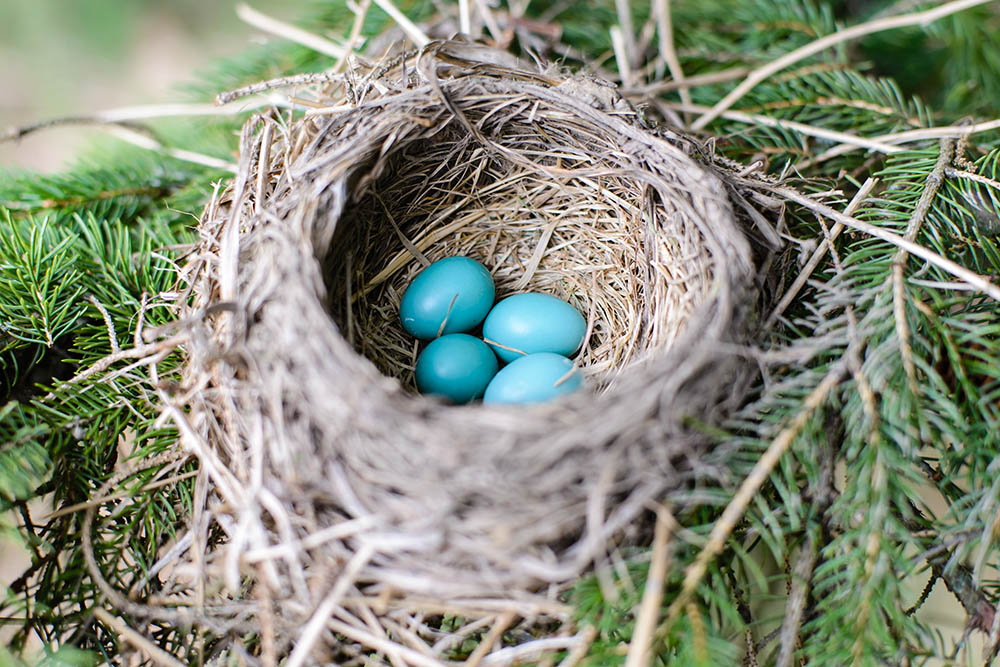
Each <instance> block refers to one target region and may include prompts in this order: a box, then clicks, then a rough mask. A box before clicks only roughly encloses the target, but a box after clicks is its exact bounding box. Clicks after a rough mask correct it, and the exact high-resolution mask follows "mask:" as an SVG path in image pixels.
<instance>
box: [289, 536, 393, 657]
mask: <svg viewBox="0 0 1000 667" xmlns="http://www.w3.org/2000/svg"><path fill="white" fill-rule="evenodd" d="M374 554H375V549H374V547H372V546H371V544H370V543H367V542H366V543H365V544H363V545H362V546H361V548H360V549H358V550H357V552H355V554H354V556H352V557H351V560H350V561H348V563H347V565H345V566H344V569H343V571H341V572H340V574H339V576H338V577H337V583H336V584H334V586H333V589H332V590H331V591H330V593H329V595H327V596H326V598H325V599H324V600H323V601H322V602H321V603H320V604H319V606H318V607H317V608H316V611H315V612H314V613H313V615H312V618H310V619H309V622H308V623H306V625H305V627H304V628H302V633H301V634H300V635H299V638H298V640H296V642H295V649H294V650H293V651H292V653H291V655H289V656H288V662H287V663H286V667H302V665H303V664H304V663H305V662H306V661H307V660H309V654H310V653H311V652H312V647H313V645H314V644H315V643H316V641H317V640H318V639H319V637H320V635H322V634H323V630H324V629H325V628H326V627H327V625H328V624H329V623H331V618H330V617H331V616H332V615H333V612H334V610H335V609H336V608H337V606H338V605H339V604H340V602H341V600H342V599H343V597H344V594H345V593H346V592H347V589H348V588H350V586H351V585H352V584H354V581H355V579H357V576H358V574H359V573H360V572H361V569H362V568H364V567H365V565H367V564H368V561H369V560H371V557H372V556H373V555H374Z"/></svg>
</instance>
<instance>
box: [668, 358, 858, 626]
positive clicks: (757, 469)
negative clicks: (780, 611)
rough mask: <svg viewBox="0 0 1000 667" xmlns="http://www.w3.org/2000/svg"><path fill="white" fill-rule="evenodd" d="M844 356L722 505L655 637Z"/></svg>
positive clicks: (832, 382)
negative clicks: (719, 514) (720, 514)
mask: <svg viewBox="0 0 1000 667" xmlns="http://www.w3.org/2000/svg"><path fill="white" fill-rule="evenodd" d="M846 367H847V363H846V356H845V357H842V358H841V359H840V360H839V361H838V362H836V363H835V364H834V365H833V367H832V368H831V369H830V370H829V371H828V372H827V374H826V375H825V376H824V377H823V379H822V380H821V381H820V383H819V384H818V385H817V386H816V388H815V389H813V390H812V392H810V393H809V395H808V396H807V397H806V399H805V400H804V401H803V402H802V409H801V410H799V412H798V414H797V415H795V417H794V418H793V419H792V421H791V423H789V425H788V426H786V427H785V428H784V429H783V430H782V431H781V433H779V434H778V436H777V437H776V438H775V439H774V440H772V441H771V444H770V445H768V447H767V451H765V452H764V454H763V456H761V457H760V459H759V460H758V461H757V463H756V464H754V467H753V469H752V470H750V474H749V475H747V477H746V479H744V480H743V483H742V484H741V485H740V488H739V490H738V491H737V492H736V495H735V496H733V499H732V500H731V501H729V504H728V505H726V509H725V510H723V512H722V516H720V517H719V519H718V520H717V521H716V522H715V525H714V526H712V532H711V533H709V536H708V541H707V543H706V544H705V546H704V547H703V548H702V550H701V551H700V552H699V553H698V556H697V557H696V558H695V559H694V562H693V563H691V565H689V566H688V568H687V570H686V571H685V574H684V583H683V585H682V587H681V592H680V593H679V594H678V595H677V597H676V598H674V601H673V602H672V603H671V604H670V608H669V609H668V610H667V619H666V620H665V621H664V622H663V623H662V624H661V625H660V627H659V629H658V630H657V633H656V634H657V636H658V637H661V638H662V637H664V636H666V634H667V633H668V632H670V628H671V627H672V626H673V624H674V622H675V621H676V620H677V618H678V616H680V613H681V610H682V609H684V608H685V607H686V606H687V603H688V601H689V600H690V599H691V595H692V594H693V593H694V591H695V589H696V588H697V587H698V584H700V583H701V580H702V578H703V577H704V576H705V572H706V571H707V570H708V564H709V563H710V562H711V561H712V559H713V558H715V557H716V556H717V555H719V553H721V552H722V549H723V547H725V544H726V540H727V539H728V538H729V536H730V534H732V532H733V529H734V528H736V524H737V523H738V522H739V520H740V519H741V518H742V517H743V513H744V512H745V511H746V509H747V507H749V505H750V503H751V502H752V501H753V498H754V496H755V495H756V493H757V491H759V490H760V487H761V486H763V485H764V483H765V482H766V481H767V479H768V477H770V475H771V471H772V470H774V467H775V466H776V465H777V464H778V461H779V460H781V457H782V456H783V455H784V454H785V452H787V451H788V448H789V447H791V445H792V442H793V441H794V440H795V437H796V436H797V435H798V434H799V433H800V432H801V431H802V429H803V428H804V427H805V425H806V422H808V421H809V418H810V417H811V416H812V414H813V412H815V411H816V408H818V407H819V406H820V405H821V404H822V403H823V401H824V400H825V399H826V397H827V395H828V394H829V393H830V391H831V390H832V389H833V388H834V387H835V386H836V385H837V384H838V383H839V382H840V380H841V378H842V377H843V375H844V371H845V370H846Z"/></svg>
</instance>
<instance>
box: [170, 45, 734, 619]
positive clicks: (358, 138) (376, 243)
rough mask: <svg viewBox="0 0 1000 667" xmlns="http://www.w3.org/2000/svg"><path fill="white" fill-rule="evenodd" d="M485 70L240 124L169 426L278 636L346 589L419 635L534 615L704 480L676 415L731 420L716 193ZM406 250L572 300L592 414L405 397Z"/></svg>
mask: <svg viewBox="0 0 1000 667" xmlns="http://www.w3.org/2000/svg"><path fill="white" fill-rule="evenodd" d="M472 52H473V55H470V47H469V45H465V44H454V43H436V44H435V45H434V46H433V47H432V48H430V49H428V50H425V51H423V52H421V53H419V54H417V55H415V56H413V55H411V56H409V57H407V58H403V59H398V60H397V61H395V62H394V63H393V64H391V65H386V66H383V67H380V68H378V69H376V70H374V71H371V70H364V69H358V70H357V71H354V72H352V73H351V74H350V75H349V76H348V77H347V78H346V79H347V80H348V81H354V82H359V83H355V84H354V85H352V86H350V87H349V90H348V94H349V96H350V97H351V99H352V100H353V102H352V104H351V105H348V106H349V108H347V109H346V110H342V108H341V107H338V106H337V105H341V104H342V103H343V98H342V97H340V96H339V94H335V93H334V92H331V91H330V90H324V89H316V90H314V91H313V92H314V93H315V94H316V95H317V97H318V98H319V99H320V100H323V99H328V101H329V105H330V106H331V107H337V108H335V109H333V110H331V112H330V113H329V115H328V114H326V112H323V111H321V112H320V113H317V114H316V115H312V116H307V117H306V118H305V119H302V120H299V121H296V122H294V123H289V122H288V121H287V119H284V118H281V117H278V116H267V117H262V118H259V119H257V120H256V121H255V122H253V123H251V124H248V126H247V127H246V128H245V131H244V135H243V141H242V147H241V158H242V159H241V170H240V174H239V175H238V176H237V178H236V180H235V181H234V182H233V183H232V184H231V185H230V187H229V188H227V189H226V191H225V192H223V193H221V194H220V195H219V196H217V197H216V198H215V200H214V201H213V202H212V203H211V204H210V205H209V207H208V209H207V210H206V212H205V215H204V216H203V220H202V224H201V232H202V235H203V242H202V243H201V247H200V252H199V253H198V254H197V256H196V258H195V259H194V260H192V262H191V264H190V265H189V267H188V271H189V272H188V279H189V281H190V284H191V289H192V290H193V295H194V298H193V300H192V303H191V305H190V306H189V307H188V310H187V311H185V312H183V313H182V316H183V317H184V318H186V319H185V321H186V322H188V323H189V326H190V329H191V342H190V343H189V344H188V346H187V349H186V353H187V363H186V366H185V378H184V382H183V386H182V391H179V392H178V393H177V394H176V396H175V405H174V407H175V408H177V409H176V410H174V412H173V414H174V417H175V419H181V420H182V428H181V431H182V433H183V439H184V442H185V443H186V445H187V446H188V447H190V448H192V449H193V450H194V451H195V453H196V454H197V455H198V456H199V459H200V460H201V462H202V464H203V469H204V470H205V471H206V475H207V476H208V478H209V479H210V480H211V482H212V485H213V489H214V494H216V496H217V497H218V498H219V499H220V500H221V501H222V502H221V503H219V504H218V505H217V506H216V507H214V508H213V510H212V516H213V517H215V520H216V521H217V522H218V523H219V525H220V526H221V527H222V528H223V529H224V530H225V532H226V533H227V535H228V541H227V542H226V543H225V544H224V545H222V546H221V547H219V548H218V550H209V553H208V554H207V555H206V558H205V563H207V564H208V565H207V567H208V568H209V570H210V571H211V574H210V575H208V576H216V577H220V578H222V579H224V580H225V581H226V582H227V583H228V585H229V588H230V590H232V591H237V590H240V588H241V582H242V581H244V578H245V577H250V578H251V580H253V581H254V582H255V583H254V585H255V587H256V590H257V592H256V593H255V594H254V597H255V598H256V599H258V600H259V599H266V600H267V601H268V603H267V604H268V605H269V607H268V609H267V611H266V613H265V611H261V612H260V613H261V614H263V615H265V616H266V617H267V619H268V622H269V623H273V624H277V625H278V626H280V627H278V628H277V631H280V632H288V633H291V634H292V635H293V636H294V635H295V632H296V629H297V628H299V627H300V626H301V625H302V624H303V623H304V622H306V621H307V620H308V619H309V618H310V617H311V615H312V614H313V613H314V612H315V610H316V609H317V604H318V601H319V600H320V599H323V597H324V596H326V595H333V596H334V597H333V598H332V599H333V602H332V603H331V605H330V608H332V609H341V608H343V605H346V604H347V602H345V601H344V600H346V599H347V598H348V597H350V596H351V594H352V593H351V592H352V591H353V595H354V597H353V598H351V599H353V600H354V603H353V604H357V600H358V599H368V598H370V597H373V596H381V597H380V598H379V599H380V600H382V602H380V603H379V605H378V608H379V609H381V610H382V611H385V609H386V606H385V605H386V600H388V601H390V602H391V604H390V605H389V608H391V609H394V610H396V612H399V613H404V614H405V613H413V614H418V615H422V614H423V613H424V611H425V610H426V609H427V607H428V605H432V606H433V605H435V604H436V605H439V606H442V607H447V605H454V604H455V601H456V600H461V601H462V605H464V607H463V608H464V609H465V610H466V612H467V613H468V614H472V615H473V616H474V614H473V613H472V612H469V610H470V609H481V610H482V613H483V614H496V613H497V608H498V607H497V605H498V604H500V605H501V607H502V608H514V609H521V610H522V612H521V613H530V614H532V615H533V614H534V613H535V612H534V611H531V610H537V609H539V608H541V607H539V606H538V605H539V604H542V603H545V602H546V601H547V602H550V603H551V602H552V599H551V598H552V596H554V595H556V593H557V591H558V586H559V585H561V584H563V583H565V582H569V581H572V580H573V579H574V578H575V577H577V576H578V575H579V574H580V572H581V571H583V570H584V569H585V568H587V567H588V566H590V565H591V564H593V563H594V562H595V560H600V559H602V558H604V557H605V555H606V554H607V552H608V549H609V548H610V546H609V545H611V544H612V543H615V542H618V543H620V542H621V540H623V539H628V540H634V541H636V542H638V543H642V542H643V540H645V539H647V538H648V536H644V535H643V534H642V533H641V531H637V530H636V526H637V525H638V524H637V520H638V518H639V517H640V516H641V515H642V514H643V513H644V512H645V510H646V508H647V507H648V506H649V503H651V502H653V501H658V500H663V499H665V498H666V497H667V496H668V495H670V494H671V493H678V492H679V491H680V490H682V489H683V487H684V484H685V480H689V479H691V478H693V477H695V476H697V475H699V474H703V473H705V472H706V470H707V468H706V465H705V463H704V461H703V458H704V454H705V452H706V448H707V447H708V444H707V442H706V440H705V438H704V437H703V436H702V435H700V434H699V433H697V432H696V431H693V430H692V429H690V428H689V427H687V426H685V423H686V422H685V420H687V419H688V418H690V417H695V418H696V419H698V420H707V421H712V420H713V419H714V418H716V417H717V415H718V414H719V413H720V411H724V410H725V409H726V406H727V405H730V404H731V403H732V402H733V401H735V400H738V399H739V396H734V394H733V392H734V388H735V387H738V386H739V383H738V382H737V379H738V378H739V377H740V376H741V373H742V372H743V367H742V364H741V363H740V362H739V361H738V360H737V359H736V358H735V357H734V356H732V355H728V354H725V353H724V352H722V350H723V348H724V347H725V345H726V344H727V343H729V342H733V341H737V340H739V338H740V336H741V322H742V319H743V316H744V314H745V312H746V310H747V305H746V302H747V295H748V293H749V285H750V283H751V277H752V266H751V262H750V251H749V247H748V244H747V242H746V240H745V238H744V236H743V235H742V233H741V231H740V230H739V228H738V227H737V225H736V222H735V219H734V216H733V211H732V209H731V207H730V204H729V201H728V199H727V197H726V193H725V188H724V186H723V184H722V182H721V181H720V180H719V179H718V178H717V176H716V175H713V174H712V173H709V172H708V171H706V170H705V169H703V168H702V167H700V166H699V165H698V164H696V163H695V161H694V160H692V159H691V158H690V157H689V156H688V154H687V152H686V150H685V149H686V148H689V147H690V146H691V144H690V143H689V142H687V140H685V139H684V138H683V137H680V136H677V135H672V134H669V133H665V134H664V135H663V136H657V135H654V134H653V133H651V132H650V131H649V130H648V129H647V128H645V127H644V126H643V125H642V123H641V121H640V119H639V117H638V115H637V114H636V113H635V111H634V110H633V109H631V108H630V107H629V106H628V105H627V104H625V103H624V102H623V101H622V100H621V99H620V98H618V97H617V96H616V94H615V92H614V90H613V89H612V88H609V87H607V86H604V85H601V84H599V83H596V82H593V81H589V80H586V79H580V78H574V77H569V76H565V75H563V74H561V73H559V72H553V71H547V72H539V71H533V70H527V69H520V68H518V67H514V66H513V65H512V64H511V63H510V62H508V61H507V60H506V58H507V56H504V55H502V54H497V53H496V52H493V51H488V50H485V49H484V50H483V51H482V55H483V56H484V57H482V58H480V57H479V54H477V53H475V51H474V50H472ZM324 95H327V96H328V97H326V98H324ZM317 106H318V107H322V104H318V105H317ZM394 225H395V226H396V227H398V232H397V230H396V229H395V228H394ZM401 236H402V237H405V238H407V239H408V240H410V241H412V243H413V244H415V245H416V247H417V249H418V250H419V251H421V252H422V253H424V254H425V255H426V256H427V257H428V258H429V259H431V260H433V259H437V258H440V257H444V256H449V255H457V254H467V255H470V256H472V257H475V258H477V259H480V260H481V261H483V262H484V264H485V265H486V266H487V267H488V268H490V270H491V271H492V272H493V274H494V276H495V279H496V281H497V284H498V296H503V295H505V294H507V293H510V292H515V291H521V290H532V289H534V290H538V291H543V292H548V293H551V294H555V295H556V296H560V297H562V298H566V299H567V300H569V301H570V302H572V303H574V304H575V305H576V306H577V307H578V308H579V309H580V311H581V312H582V313H585V314H586V315H587V316H588V321H589V322H590V329H591V335H590V337H589V340H588V342H587V344H586V348H585V350H584V351H583V352H582V353H581V359H580V361H581V364H582V365H583V367H584V368H587V369H589V371H588V373H590V374H591V376H592V377H593V378H594V382H595V386H597V387H599V388H600V389H601V391H597V392H585V393H581V394H578V395H575V396H571V397H569V398H568V399H566V400H563V401H559V402H556V403H553V404H547V405H541V406H533V407H531V408H523V407H520V408H511V407H509V406H506V407H499V406H482V405H479V406H465V407H453V406H446V405H442V404H440V403H438V402H436V401H434V400H430V399H427V398H424V397H419V396H414V395H412V393H411V392H410V391H409V390H408V389H407V386H408V385H410V384H411V383H412V367H413V363H414V355H415V351H416V345H415V343H414V342H413V341H412V339H409V337H408V336H407V335H406V334H405V333H403V332H402V330H401V328H399V325H398V300H399V296H400V295H401V293H402V290H403V288H404V287H405V285H406V284H408V283H409V281H410V280H411V279H412V277H413V275H415V273H416V272H417V271H418V270H419V269H420V268H421V264H420V263H419V262H418V261H416V260H415V259H414V257H413V255H412V253H411V252H410V251H409V250H407V249H406V248H405V247H404V243H403V241H402V240H401V238H400V237H401ZM331 313H332V315H331ZM182 414H183V415H185V416H181V415H182ZM198 520H200V519H198V518H197V517H196V521H198ZM241 559H242V560H241ZM241 563H242V565H241ZM547 584H554V585H555V586H556V587H555V588H547V587H546V585H547ZM331 587H332V588H331ZM261 590H263V591H265V593H261V592H260V591H261ZM335 593H336V595H334V594H335ZM338 596H339V597H338ZM359 596H360V597H359ZM498 600H499V601H500V602H499V603H498ZM248 604H257V602H254V601H248ZM518 605H520V606H518ZM533 605H534V606H533ZM542 606H544V605H542ZM323 608H324V609H326V607H323ZM524 610H527V611H524ZM356 612H357V610H356V609H355V610H354V611H352V612H345V614H347V615H348V616H350V617H351V618H354V617H353V616H351V614H353V613H356ZM341 618H344V616H343V615H342V616H341ZM362 625H363V624H362Z"/></svg>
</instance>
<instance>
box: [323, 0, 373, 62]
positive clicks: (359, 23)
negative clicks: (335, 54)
mask: <svg viewBox="0 0 1000 667" xmlns="http://www.w3.org/2000/svg"><path fill="white" fill-rule="evenodd" d="M371 6H372V0H361V4H360V5H358V6H357V7H353V10H354V24H353V25H351V32H350V34H349V35H348V36H347V43H346V44H345V45H344V49H345V51H346V53H345V54H344V56H343V57H342V58H340V59H338V60H337V62H336V63H334V65H333V70H332V72H333V73H334V74H339V73H340V72H341V71H342V70H343V69H344V67H345V66H346V65H347V57H348V56H349V55H351V54H353V53H354V47H355V46H356V45H358V40H359V39H360V38H361V31H362V30H363V29H364V26H365V18H366V17H367V16H368V10H369V9H370V8H371ZM362 41H364V40H362Z"/></svg>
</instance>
